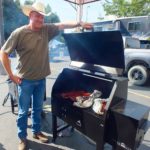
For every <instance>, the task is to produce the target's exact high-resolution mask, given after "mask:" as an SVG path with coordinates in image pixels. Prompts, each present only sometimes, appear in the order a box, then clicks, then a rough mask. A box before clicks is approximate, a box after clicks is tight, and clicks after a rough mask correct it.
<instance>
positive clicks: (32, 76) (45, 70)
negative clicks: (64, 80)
mask: <svg viewBox="0 0 150 150" xmlns="http://www.w3.org/2000/svg"><path fill="white" fill-rule="evenodd" d="M58 33H59V30H58V27H57V26H55V25H54V24H45V25H44V26H43V27H42V29H41V30H40V31H33V30H30V29H28V28H27V25H25V26H22V27H20V28H18V29H16V30H15V31H13V32H12V34H11V35H10V37H9V38H8V40H7V41H6V43H5V44H4V45H3V47H2V48H1V50H2V51H4V52H6V53H8V54H10V53H11V52H12V51H13V50H16V53H17V58H18V65H17V68H16V69H17V75H18V76H19V77H21V78H24V79H29V80H39V79H43V78H45V77H46V76H47V75H49V74H50V66H49V54H48V53H49V51H48V42H49V41H50V40H51V39H52V38H53V37H54V36H56V35H57V34H58Z"/></svg>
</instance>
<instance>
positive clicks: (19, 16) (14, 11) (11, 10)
mask: <svg viewBox="0 0 150 150" xmlns="http://www.w3.org/2000/svg"><path fill="white" fill-rule="evenodd" d="M3 15H4V37H5V39H7V38H8V37H9V35H10V34H11V32H12V31H13V30H15V29H16V28H18V27H20V26H22V25H24V24H27V23H28V18H27V17H26V16H25V15H24V14H23V13H22V11H21V9H19V8H18V7H17V5H16V4H15V3H14V1H12V0H3Z"/></svg>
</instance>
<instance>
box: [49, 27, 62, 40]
mask: <svg viewBox="0 0 150 150" xmlns="http://www.w3.org/2000/svg"><path fill="white" fill-rule="evenodd" d="M46 26H47V31H48V39H49V41H50V40H51V39H52V38H54V37H55V36H56V35H58V34H59V29H58V26H56V25H54V24H47V25H46Z"/></svg>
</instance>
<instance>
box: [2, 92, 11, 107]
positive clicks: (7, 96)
mask: <svg viewBox="0 0 150 150" xmlns="http://www.w3.org/2000/svg"><path fill="white" fill-rule="evenodd" d="M9 95H10V94H9V93H8V94H7V95H6V97H5V98H4V101H3V104H2V105H3V106H4V105H5V103H6V102H7V100H8V98H9Z"/></svg>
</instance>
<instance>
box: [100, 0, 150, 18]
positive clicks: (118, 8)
mask: <svg viewBox="0 0 150 150" xmlns="http://www.w3.org/2000/svg"><path fill="white" fill-rule="evenodd" d="M103 6H104V11H105V12H106V15H115V16H117V17H130V16H144V15H149V14H150V0H130V1H129V0H112V1H111V2H110V1H106V3H104V5H103Z"/></svg>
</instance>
